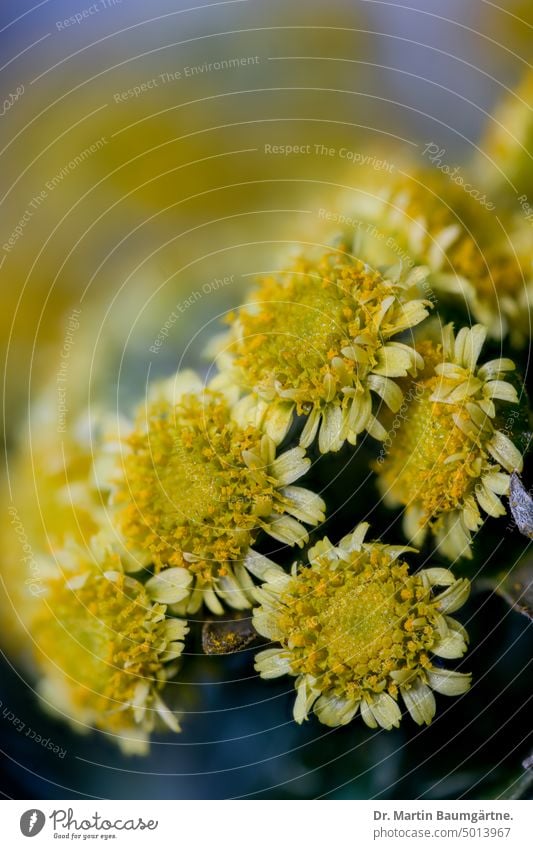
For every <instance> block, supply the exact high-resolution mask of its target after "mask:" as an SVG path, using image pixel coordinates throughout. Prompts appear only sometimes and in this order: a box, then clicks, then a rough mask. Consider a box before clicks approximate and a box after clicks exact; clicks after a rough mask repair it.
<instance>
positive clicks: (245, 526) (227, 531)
mask: <svg viewBox="0 0 533 849" xmlns="http://www.w3.org/2000/svg"><path fill="white" fill-rule="evenodd" d="M260 439H261V436H260V434H259V433H258V432H257V431H256V430H254V429H253V428H248V429H246V430H244V429H241V428H239V427H237V426H236V425H235V424H234V423H233V422H232V421H231V419H230V412H229V407H228V405H227V404H226V402H225V401H224V400H223V399H222V397H221V396H218V395H216V394H214V393H213V394H212V396H211V397H209V398H208V399H207V401H205V402H202V401H201V400H200V399H198V398H197V397H196V396H193V395H190V396H185V397H184V398H183V399H182V401H181V402H180V403H179V404H178V405H177V406H176V407H175V408H171V407H170V406H169V405H158V406H155V407H154V408H153V409H152V410H151V412H150V415H149V422H148V429H147V430H146V431H143V432H139V431H137V432H135V433H134V434H133V435H132V436H131V437H130V440H129V443H130V447H131V448H132V453H131V454H129V455H127V456H126V457H125V481H124V482H123V483H122V484H121V489H120V492H119V494H118V497H117V498H118V501H119V502H120V501H121V502H124V501H126V502H129V503H128V506H127V507H126V508H125V509H124V510H123V511H122V514H121V524H122V530H123V532H124V533H125V536H126V538H127V539H129V540H132V541H133V542H134V543H135V544H136V545H140V546H141V547H144V548H146V547H147V548H148V549H149V550H150V551H151V552H152V554H153V558H154V563H155V564H156V566H162V565H168V564H170V565H175V566H186V567H187V568H189V569H190V570H191V571H192V572H196V573H204V572H205V573H206V574H205V575H204V577H205V578H206V580H207V579H208V577H209V576H211V575H212V574H213V571H214V573H215V574H224V566H223V565H222V564H224V563H225V562H227V561H234V560H239V559H241V558H242V556H243V552H244V551H245V550H246V549H247V548H248V546H249V545H250V543H251V542H252V540H253V539H254V538H255V535H256V533H257V530H258V517H259V516H261V515H264V514H265V513H266V514H268V513H269V512H270V510H271V508H272V500H273V496H274V492H275V489H274V485H273V481H272V480H271V479H270V478H269V477H268V474H267V471H266V470H265V469H262V468H261V467H260V466H261V464H259V467H258V468H254V469H250V468H248V467H247V466H246V464H245V462H244V460H243V451H249V452H253V453H255V454H259V450H260ZM132 496H133V500H134V503H130V502H131V500H132ZM184 553H185V554H193V555H194V559H195V562H192V563H191V562H190V560H187V559H184V557H183V555H184ZM207 573H209V575H208V574H207Z"/></svg>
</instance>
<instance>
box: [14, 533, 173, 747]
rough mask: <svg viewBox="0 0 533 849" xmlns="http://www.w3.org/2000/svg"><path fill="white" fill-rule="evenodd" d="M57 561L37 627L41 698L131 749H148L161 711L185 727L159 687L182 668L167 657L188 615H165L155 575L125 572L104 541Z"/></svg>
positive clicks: (77, 722) (80, 725) (61, 554)
mask: <svg viewBox="0 0 533 849" xmlns="http://www.w3.org/2000/svg"><path fill="white" fill-rule="evenodd" d="M57 563H58V566H59V569H58V570H57V574H56V575H55V576H54V577H51V576H48V578H47V580H46V581H45V582H44V586H45V590H46V591H45V593H44V594H43V595H42V597H41V599H40V609H39V612H38V613H37V614H36V616H35V617H34V619H33V622H32V624H31V629H30V630H31V635H32V638H33V640H34V645H35V654H36V661H37V665H38V669H39V673H40V676H41V677H40V682H39V685H38V690H39V693H40V695H41V698H42V699H43V701H44V703H45V704H46V705H48V707H50V708H51V709H52V710H54V711H58V712H60V713H61V715H62V716H63V717H65V718H67V719H69V720H70V721H71V722H72V724H73V725H74V727H75V728H76V729H77V730H81V731H86V730H88V728H98V729H100V730H102V731H105V732H107V733H108V734H109V735H110V736H111V737H112V738H114V739H115V740H116V742H117V743H118V744H119V745H120V746H121V748H122V749H123V750H124V751H125V752H131V753H136V754H142V753H145V752H146V751H147V748H148V738H149V734H150V732H151V730H152V729H153V728H154V725H155V721H156V718H158V717H159V718H160V719H162V720H163V721H164V723H165V724H166V725H167V726H168V727H169V728H171V729H172V730H173V731H179V730H180V728H179V724H178V722H177V720H176V718H175V716H174V715H173V713H172V712H171V711H170V710H169V709H168V707H167V706H166V705H165V703H164V702H163V700H162V699H161V696H160V691H161V689H162V688H163V686H164V684H165V681H166V680H167V678H168V677H169V676H170V675H171V674H173V673H174V672H175V671H176V669H177V667H176V664H173V665H171V666H169V665H168V664H169V662H170V661H175V660H176V659H177V658H179V656H180V655H181V653H182V651H183V646H184V644H183V638H184V637H185V634H186V633H187V631H188V628H187V623H186V622H185V621H183V620H181V619H166V618H165V609H166V608H165V605H163V604H159V603H154V601H153V595H152V592H151V589H152V588H151V586H150V581H148V583H147V584H146V585H145V586H143V585H142V584H141V583H139V581H137V580H135V579H134V578H132V577H131V576H128V575H125V574H124V573H123V571H122V565H121V561H120V558H119V556H118V555H116V554H114V553H113V552H112V551H111V550H110V549H106V548H102V547H100V546H99V545H98V543H97V542H93V545H92V548H91V550H90V551H87V550H85V551H84V550H83V549H81V548H78V547H71V548H69V549H67V550H65V551H64V552H59V553H58V560H57ZM156 594H157V593H156Z"/></svg>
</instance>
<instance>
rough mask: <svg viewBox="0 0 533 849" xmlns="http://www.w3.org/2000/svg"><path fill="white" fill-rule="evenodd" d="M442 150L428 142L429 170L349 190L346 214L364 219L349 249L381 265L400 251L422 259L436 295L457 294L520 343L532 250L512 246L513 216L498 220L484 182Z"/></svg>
mask: <svg viewBox="0 0 533 849" xmlns="http://www.w3.org/2000/svg"><path fill="white" fill-rule="evenodd" d="M433 148H435V149H436V153H435V151H434V150H433ZM443 156H444V157H445V152H442V151H441V153H440V157H439V148H438V145H433V146H431V145H428V152H427V157H428V170H427V171H421V170H416V169H415V170H413V171H412V173H411V174H410V175H407V174H405V175H404V174H401V175H399V176H393V177H391V176H390V175H388V174H380V175H376V174H374V175H373V176H372V179H371V180H369V181H368V183H367V184H366V185H365V184H363V186H360V187H358V190H357V191H354V192H351V193H350V195H349V199H348V200H347V209H348V210H349V212H350V216H349V217H350V219H351V220H354V219H355V220H356V221H358V222H359V224H360V226H359V227H358V228H357V229H356V230H355V233H354V235H353V239H352V248H351V249H352V250H353V251H354V252H357V251H361V252H362V253H364V255H365V256H367V257H368V258H369V261H370V262H373V263H374V264H376V265H379V264H383V263H390V262H394V258H395V257H396V258H398V259H400V260H401V261H402V262H404V263H406V264H407V265H410V266H411V267H414V268H416V267H418V266H420V265H421V266H423V267H424V268H426V269H427V278H426V280H425V281H424V286H425V288H426V290H427V291H431V292H432V293H433V297H435V296H438V297H439V298H440V299H441V300H442V299H443V298H444V299H450V297H451V298H453V299H454V301H455V303H456V304H457V305H458V306H460V307H462V308H463V309H464V310H465V312H466V311H468V313H469V314H471V315H473V316H474V318H475V319H476V320H477V321H479V322H481V323H483V324H484V325H486V327H487V329H488V332H489V335H490V336H491V337H493V338H496V339H500V338H502V337H504V336H506V335H507V333H508V332H511V333H512V334H513V341H515V342H516V343H520V344H523V343H524V341H525V339H526V338H527V337H526V336H525V335H523V334H522V335H521V336H520V337H518V336H517V335H516V334H515V333H514V329H515V328H514V325H515V322H516V320H517V317H518V316H519V308H518V306H517V304H518V301H519V300H520V298H521V297H522V293H523V292H524V291H525V290H526V289H527V288H528V282H529V277H530V264H531V252H530V254H529V264H528V263H527V262H526V264H524V263H523V262H522V258H521V257H520V256H518V255H517V254H515V252H514V251H513V247H512V244H511V240H510V236H509V232H510V231H511V230H512V223H511V222H507V223H506V222H505V219H504V220H503V222H500V221H499V219H498V218H497V217H496V216H495V214H494V212H493V209H494V204H493V203H492V201H491V200H490V198H489V197H488V196H487V193H486V191H485V190H484V188H483V185H482V184H478V183H477V182H476V183H475V185H473V184H472V178H471V177H470V175H469V174H468V172H463V171H462V170H461V169H460V168H459V167H457V168H455V171H454V170H453V167H451V165H450V164H449V163H448V162H447V160H446V158H445V159H444V160H443ZM431 157H433V159H431ZM431 163H433V164H431ZM439 166H441V167H443V168H444V172H443V171H440V170H439ZM446 169H447V170H446ZM529 291H530V294H531V290H530V289H529ZM529 310H530V305H528V307H527V314H529Z"/></svg>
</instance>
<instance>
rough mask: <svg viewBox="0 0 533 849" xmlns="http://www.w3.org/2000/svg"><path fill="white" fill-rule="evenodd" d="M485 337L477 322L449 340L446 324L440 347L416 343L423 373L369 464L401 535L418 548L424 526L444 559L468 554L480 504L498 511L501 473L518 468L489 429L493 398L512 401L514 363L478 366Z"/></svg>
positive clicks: (511, 448) (505, 486)
mask: <svg viewBox="0 0 533 849" xmlns="http://www.w3.org/2000/svg"><path fill="white" fill-rule="evenodd" d="M485 336H486V330H485V328H484V327H482V326H481V325H479V324H478V325H475V326H474V327H472V329H468V328H464V327H463V328H462V329H461V330H460V331H459V333H458V334H457V337H455V336H454V333H453V329H452V325H448V326H447V327H445V328H444V330H443V334H442V345H440V344H435V343H433V342H426V343H423V344H422V345H421V346H420V348H421V350H422V351H423V355H424V361H425V364H426V367H425V370H424V373H423V374H422V375H421V377H420V379H419V380H418V382H417V383H416V384H413V387H412V389H411V390H410V392H409V399H410V400H409V403H408V404H407V405H406V410H405V412H404V414H403V415H402V417H401V421H400V423H399V427H397V428H396V429H393V430H392V431H391V436H390V439H389V440H388V441H386V442H385V443H384V451H385V453H384V456H383V457H382V458H381V460H380V461H378V463H377V464H376V471H377V472H378V483H379V486H380V489H381V492H382V495H383V497H384V499H385V501H386V503H387V504H388V505H389V506H399V505H402V506H403V507H404V508H405V514H404V529H405V533H406V535H407V536H408V538H409V539H411V540H412V541H413V542H414V543H415V544H416V545H420V544H421V543H422V542H423V540H424V537H425V535H426V533H427V531H428V530H430V531H431V532H432V533H433V534H434V535H435V538H436V542H437V545H438V547H439V549H440V550H441V551H442V553H443V554H445V555H446V556H447V557H449V558H450V559H454V558H456V557H459V556H461V555H463V556H467V557H471V551H470V543H471V533H472V532H473V531H476V530H478V528H480V527H481V525H482V524H483V519H482V516H481V513H480V509H481V510H483V511H484V512H485V513H487V514H488V515H489V516H495V517H497V516H502V515H504V514H505V507H504V506H503V504H502V502H501V500H500V496H501V495H504V494H507V493H508V490H509V480H510V476H509V474H508V473H509V472H513V471H515V470H517V471H520V470H521V468H522V456H521V454H520V451H519V450H518V449H517V448H516V447H515V445H514V444H513V443H512V442H511V440H510V439H509V437H508V436H507V435H506V434H505V433H503V432H502V431H499V430H497V429H496V428H495V426H494V419H495V416H496V406H495V401H506V402H509V403H517V401H518V398H517V394H516V390H515V389H514V387H513V386H511V384H510V383H508V382H507V381H505V380H504V376H505V373H506V372H509V371H511V370H512V369H514V363H513V362H512V361H511V360H508V359H498V360H491V361H490V362H487V363H485V364H484V365H483V366H479V365H478V363H477V361H478V358H479V355H480V352H481V348H482V346H483V342H484V341H485ZM389 443H390V444H389Z"/></svg>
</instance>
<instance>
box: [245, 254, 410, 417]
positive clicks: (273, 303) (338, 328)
mask: <svg viewBox="0 0 533 849" xmlns="http://www.w3.org/2000/svg"><path fill="white" fill-rule="evenodd" d="M392 291H393V287H392V286H391V284H390V283H386V282H385V281H383V279H382V278H381V276H380V275H379V274H378V273H376V272H373V271H371V270H369V269H368V267H367V266H365V265H364V264H363V263H361V262H359V261H358V260H350V259H349V258H347V257H342V259H341V258H339V256H338V254H335V253H327V254H325V255H324V257H323V258H322V259H321V260H320V261H319V262H318V263H311V262H309V261H308V260H305V259H303V258H301V259H300V260H298V261H297V262H296V264H295V267H294V268H293V269H292V270H291V271H290V272H287V273H286V274H283V275H280V276H278V277H266V278H263V279H262V281H261V283H260V287H259V291H258V293H257V296H256V300H255V302H254V310H253V311H247V310H242V311H241V312H240V314H239V320H240V324H241V329H242V334H240V338H239V340H238V341H236V342H235V343H234V344H233V346H232V349H230V350H232V351H233V353H234V354H235V365H236V366H237V367H238V368H239V369H240V372H241V375H242V378H243V381H244V383H245V384H246V386H247V387H248V388H250V389H255V390H257V391H258V392H259V393H262V394H264V395H265V396H267V397H269V396H272V395H273V394H275V393H278V392H280V391H282V392H283V391H287V390H288V391H290V392H292V393H293V395H292V396H291V397H293V398H294V400H296V401H297V402H299V403H306V402H307V403H316V402H320V401H323V400H325V398H326V396H327V394H328V392H327V389H326V388H325V384H324V377H325V376H326V375H327V374H331V375H332V377H335V373H334V371H332V369H331V360H332V359H333V358H335V357H337V358H341V359H342V360H343V361H344V364H345V367H346V369H347V371H348V372H349V373H351V374H352V375H353V379H352V382H353V383H354V384H356V383H357V380H358V379H360V378H361V377H362V376H364V375H365V374H366V373H367V372H368V370H369V369H370V367H371V366H372V365H373V364H375V361H376V360H375V352H376V350H377V349H378V348H380V347H381V345H382V338H381V336H380V334H379V315H380V309H381V305H382V302H383V300H384V299H385V298H387V297H390V295H391V292H392ZM354 339H356V340H357V344H358V346H359V351H358V354H359V356H358V358H357V363H355V362H354V361H353V359H348V358H346V357H343V353H342V350H343V348H346V347H347V346H350V345H352V344H353V340H354ZM339 388H342V387H339Z"/></svg>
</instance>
